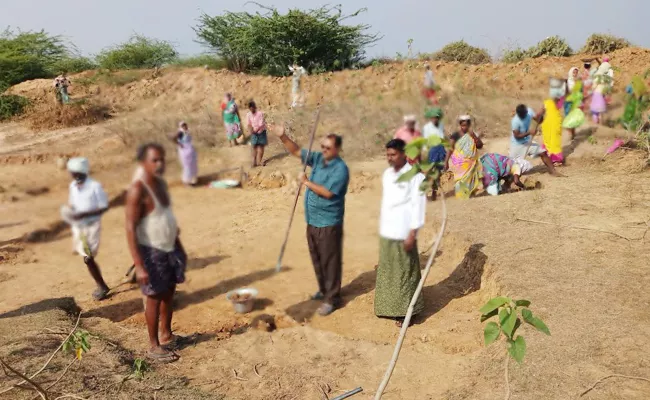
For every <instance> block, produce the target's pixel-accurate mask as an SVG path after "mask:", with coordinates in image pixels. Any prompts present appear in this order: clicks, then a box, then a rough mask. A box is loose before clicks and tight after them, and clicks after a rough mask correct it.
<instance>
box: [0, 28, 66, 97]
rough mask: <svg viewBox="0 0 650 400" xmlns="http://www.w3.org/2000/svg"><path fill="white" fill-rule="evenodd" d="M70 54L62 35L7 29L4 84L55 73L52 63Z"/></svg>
mask: <svg viewBox="0 0 650 400" xmlns="http://www.w3.org/2000/svg"><path fill="white" fill-rule="evenodd" d="M69 55H70V51H69V49H68V47H67V46H66V45H65V43H64V42H63V40H62V39H61V38H60V37H59V36H52V35H49V34H47V33H46V32H45V31H39V32H18V33H14V32H13V31H11V30H9V29H7V30H5V31H4V32H3V33H2V34H0V87H6V86H11V85H15V84H17V83H20V82H23V81H26V80H30V79H38V78H48V77H51V76H52V75H53V74H54V72H53V71H52V66H53V65H54V64H55V63H57V62H59V61H61V60H62V59H64V58H66V57H68V56H69Z"/></svg>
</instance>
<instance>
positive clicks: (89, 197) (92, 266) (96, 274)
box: [67, 157, 109, 300]
mask: <svg viewBox="0 0 650 400" xmlns="http://www.w3.org/2000/svg"><path fill="white" fill-rule="evenodd" d="M68 171H69V172H70V174H71V175H72V179H73V181H72V182H71V183H70V197H69V201H68V204H69V206H70V212H69V215H68V216H67V217H68V219H70V223H71V226H72V244H73V248H74V251H75V252H77V253H79V255H82V256H83V257H84V263H85V264H86V266H87V267H88V271H89V272H90V275H92V277H93V279H94V280H95V282H96V283H97V289H96V290H95V291H94V292H93V298H94V299H95V300H103V299H105V298H106V297H107V296H108V292H109V288H108V285H106V282H104V278H103V277H102V274H101V272H100V270H99V266H98V265H97V262H96V261H95V256H96V255H97V250H98V249H99V236H100V232H101V215H102V214H103V213H105V212H106V211H107V210H108V197H107V196H106V193H105V192H104V189H103V188H102V185H101V184H100V183H99V182H97V181H95V180H94V179H91V178H90V177H88V173H89V171H90V167H89V165H88V160H87V159H86V158H82V157H76V158H71V159H70V160H69V161H68Z"/></svg>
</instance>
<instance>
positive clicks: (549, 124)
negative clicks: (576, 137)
mask: <svg viewBox="0 0 650 400" xmlns="http://www.w3.org/2000/svg"><path fill="white" fill-rule="evenodd" d="M544 109H545V112H544V121H543V122H542V125H541V129H542V138H543V139H544V150H546V152H547V153H548V155H549V157H550V158H551V161H553V163H563V162H564V155H563V154H562V114H561V113H560V110H559V109H558V108H557V105H556V104H555V101H553V100H552V99H548V100H544Z"/></svg>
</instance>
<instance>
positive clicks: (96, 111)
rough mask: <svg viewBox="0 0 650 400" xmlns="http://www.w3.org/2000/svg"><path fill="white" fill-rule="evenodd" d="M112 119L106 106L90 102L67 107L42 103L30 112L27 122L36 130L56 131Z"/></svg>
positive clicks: (67, 105)
mask: <svg viewBox="0 0 650 400" xmlns="http://www.w3.org/2000/svg"><path fill="white" fill-rule="evenodd" d="M110 117H111V113H110V109H109V108H108V107H107V106H105V105H100V104H94V103H90V102H79V103H70V104H66V105H63V106H61V105H59V104H52V103H42V104H40V105H37V106H35V107H33V109H31V110H30V111H29V112H28V115H27V117H26V122H27V124H28V125H29V127H30V128H31V129H34V130H54V129H60V128H70V127H75V126H84V125H93V124H96V123H99V122H102V121H106V120H107V119H109V118H110Z"/></svg>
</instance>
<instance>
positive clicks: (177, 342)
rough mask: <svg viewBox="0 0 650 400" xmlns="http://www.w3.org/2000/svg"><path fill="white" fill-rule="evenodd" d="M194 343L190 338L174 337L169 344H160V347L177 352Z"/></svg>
mask: <svg viewBox="0 0 650 400" xmlns="http://www.w3.org/2000/svg"><path fill="white" fill-rule="evenodd" d="M193 342H194V341H193V340H192V338H191V337H189V336H179V335H172V339H171V340H170V341H169V342H167V343H160V347H162V348H163V349H165V350H169V351H176V350H180V349H181V348H183V347H185V346H187V345H189V344H191V343H193Z"/></svg>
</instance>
